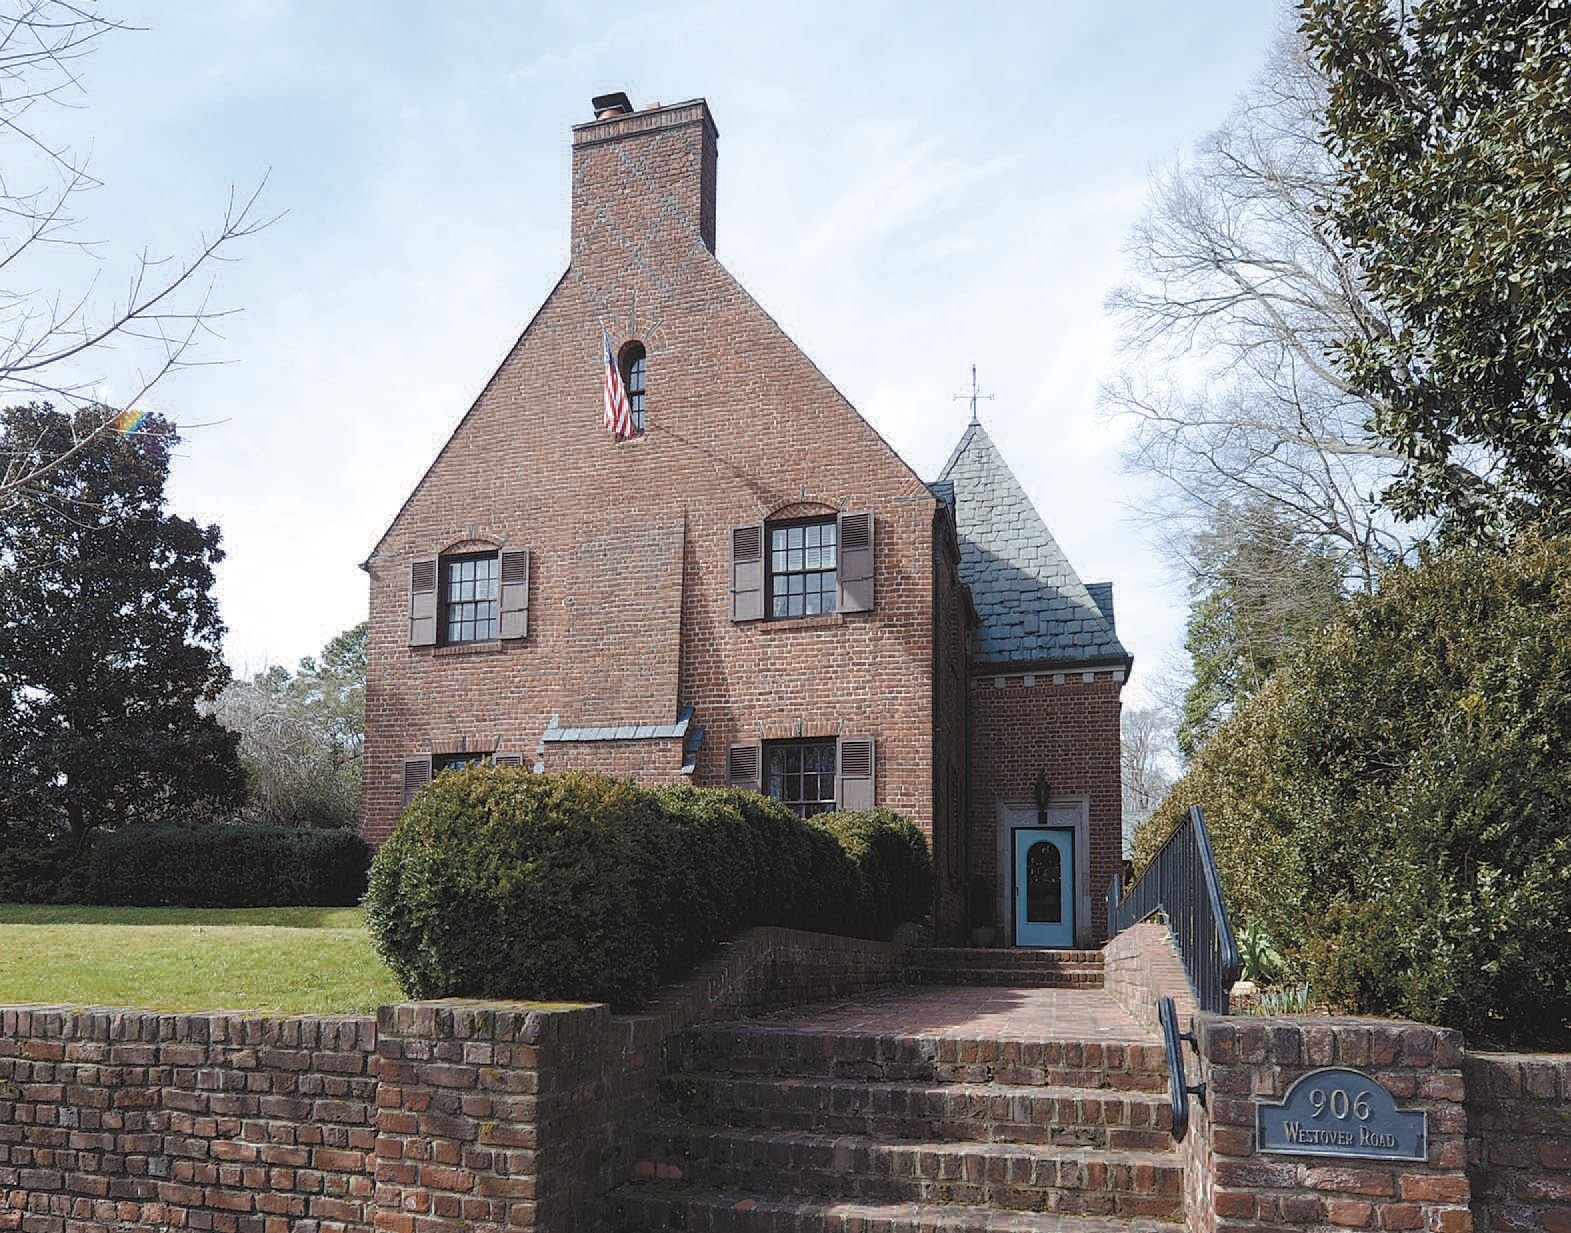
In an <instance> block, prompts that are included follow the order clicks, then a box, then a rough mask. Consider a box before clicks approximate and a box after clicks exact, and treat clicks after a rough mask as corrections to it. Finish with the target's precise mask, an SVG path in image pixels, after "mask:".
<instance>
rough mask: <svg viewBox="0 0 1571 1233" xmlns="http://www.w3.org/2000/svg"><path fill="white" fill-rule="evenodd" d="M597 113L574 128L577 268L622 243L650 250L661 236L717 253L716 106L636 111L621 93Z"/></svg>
mask: <svg viewBox="0 0 1571 1233" xmlns="http://www.w3.org/2000/svg"><path fill="white" fill-rule="evenodd" d="M593 107H594V115H595V118H594V119H593V120H591V121H589V122H588V123H587V124H577V125H574V126H573V248H572V251H573V260H574V261H575V262H576V261H578V260H579V259H580V255H581V254H583V253H584V249H585V246H589V245H596V244H604V243H608V242H609V243H616V242H618V239H617V237H619V240H620V243H621V244H622V245H624V246H627V247H636V246H641V245H644V244H645V243H646V242H647V241H649V240H650V239H651V238H652V237H651V233H652V232H655V231H658V232H660V233H661V234H660V236H659V237H658V239H664V240H680V238H681V237H683V236H687V235H697V236H698V237H699V238H700V239H701V240H702V241H703V243H704V246H705V247H706V248H708V249H709V251H710V252H714V251H715V163H716V161H717V159H718V155H719V151H718V146H717V144H716V143H717V142H718V140H719V136H720V134H719V132H718V130H717V129H716V128H715V122H714V118H713V117H712V116H711V115H710V114H709V104H708V103H706V102H704V100H703V99H701V98H698V99H692V100H690V101H688V102H686V103H674V104H672V105H671V106H669V107H667V106H662V105H661V104H659V103H655V104H652V105H650V106H648V107H646V108H644V110H642V111H635V110H634V109H633V105H632V104H631V103H630V102H629V101H628V98H627V95H625V94H621V93H616V94H602V95H600V96H598V97H597V98H595V100H594V102H593ZM584 255H587V254H584Z"/></svg>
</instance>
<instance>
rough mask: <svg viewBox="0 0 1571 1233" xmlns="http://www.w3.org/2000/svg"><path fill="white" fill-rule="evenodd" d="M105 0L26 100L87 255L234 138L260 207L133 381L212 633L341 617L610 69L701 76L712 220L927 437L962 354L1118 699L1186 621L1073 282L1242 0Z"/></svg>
mask: <svg viewBox="0 0 1571 1233" xmlns="http://www.w3.org/2000/svg"><path fill="white" fill-rule="evenodd" d="M119 10H120V11H123V12H124V13H126V15H127V20H129V21H130V22H131V23H133V24H134V25H136V26H139V27H142V29H140V30H137V31H127V32H121V33H116V34H114V35H112V36H111V37H110V38H108V39H107V40H105V41H104V42H103V43H102V44H101V45H100V47H99V50H98V51H97V52H95V53H94V55H93V56H92V57H90V58H89V59H88V60H86V61H84V62H83V63H82V64H81V65H80V66H79V68H80V75H81V79H82V84H83V87H84V92H83V94H82V95H81V96H80V97H79V98H77V99H76V100H75V102H76V104H77V105H76V106H75V107H73V108H71V109H69V110H60V111H57V112H54V113H51V114H49V115H47V116H42V117H41V120H40V123H41V124H43V125H46V126H47V132H48V134H49V136H50V137H51V138H53V139H55V140H59V141H67V142H69V143H71V144H72V146H73V148H75V149H77V150H81V151H90V153H91V164H90V166H91V170H92V172H93V173H94V175H95V176H96V177H97V178H98V179H99V180H101V181H102V182H103V187H101V188H98V189H95V190H94V191H93V192H92V193H91V194H89V195H88V196H86V197H84V198H83V199H82V200H81V201H80V202H79V203H78V208H77V209H78V214H79V215H81V216H82V218H83V223H82V224H81V226H82V228H83V230H84V233H87V234H88V235H89V238H92V239H93V240H95V241H96V242H98V246H97V247H96V248H95V250H94V253H95V255H94V257H93V258H92V261H93V262H94V263H95V265H96V272H97V273H98V274H99V275H100V282H101V284H102V285H103V286H104V287H114V286H117V285H118V283H117V280H118V279H120V278H121V277H122V276H123V274H124V273H125V272H126V271H127V270H128V269H129V268H130V267H131V264H132V262H133V260H134V258H135V255H136V253H137V252H139V251H141V250H142V249H143V248H144V247H145V248H146V249H147V250H148V251H150V252H151V253H153V254H154V255H155V256H157V255H175V256H178V255H180V254H182V253H185V252H188V251H190V250H191V248H192V247H193V246H194V245H195V244H196V243H197V242H198V240H199V239H200V237H201V236H202V235H204V234H205V233H208V232H211V231H212V229H213V228H214V227H215V226H216V224H217V222H218V220H219V218H220V217H221V216H222V213H223V209H224V205H225V202H226V200H227V197H228V194H229V193H230V192H231V190H232V189H235V190H239V191H241V192H247V191H249V190H250V189H251V188H252V187H254V186H255V185H256V184H257V183H258V182H260V181H261V180H263V179H264V178H265V180H266V185H265V188H264V190H263V194H262V199H261V206H260V209H261V211H262V213H263V214H265V215H268V216H271V215H275V214H276V215H279V217H278V219H277V221H276V222H274V223H273V224H272V225H271V226H269V227H267V228H266V229H265V230H263V231H262V232H261V233H259V234H258V235H255V236H253V237H251V238H249V239H247V240H246V241H245V242H244V243H243V245H241V246H240V247H239V248H238V249H236V250H235V252H234V254H233V255H234V256H235V257H236V258H238V259H237V260H235V261H232V262H226V263H225V264H224V265H223V266H221V267H220V268H219V269H218V272H217V278H216V284H215V286H214V289H213V292H212V298H211V303H212V304H213V305H214V306H215V307H219V308H225V309H235V310H237V311H235V312H234V313H233V315H231V316H228V317H225V318H224V320H223V322H222V326H221V336H220V337H216V338H213V339H210V340H207V341H204V343H203V344H202V348H201V353H200V358H201V359H203V360H205V361H207V362H208V363H207V364H206V365H205V366H203V367H200V368H195V369H191V370H188V371H185V372H182V373H180V374H177V375H176V376H175V377H174V378H172V379H171V380H169V381H167V382H165V383H163V384H161V385H160V386H158V387H157V388H156V389H155V390H154V392H153V393H152V395H151V396H150V397H149V399H148V400H147V405H149V406H151V407H152V408H154V409H156V410H158V411H160V412H162V413H163V414H165V415H167V416H169V417H171V418H172V419H174V420H175V421H177V422H178V423H180V424H182V425H185V426H186V427H185V430H184V433H183V435H184V438H185V439H184V443H183V445H182V446H181V448H180V452H179V456H178V458H177V460H176V463H175V473H174V479H173V482H172V485H171V501H172V505H173V507H174V508H175V509H176V511H177V512H179V513H181V514H185V515H187V516H191V517H195V518H199V519H202V520H204V521H210V522H217V523H218V524H219V525H220V526H221V527H222V529H223V535H224V544H225V548H226V551H227V554H228V556H227V559H226V560H225V561H224V563H223V564H222V566H221V567H220V571H219V598H220V603H221V606H222V612H223V616H224V619H225V621H226V622H227V624H228V626H229V634H228V639H227V642H226V652H227V654H228V657H229V659H230V661H231V663H232V664H233V665H234V666H235V668H236V669H237V671H241V672H246V673H249V672H253V671H257V670H259V669H260V668H262V667H264V666H266V665H268V664H273V663H283V664H286V665H293V664H294V663H295V661H297V660H298V659H299V658H300V657H301V656H303V655H307V654H312V653H314V652H315V651H317V650H318V649H319V648H320V647H321V646H322V644H324V643H325V642H326V641H327V640H328V639H329V638H331V637H332V636H333V635H334V634H336V633H338V632H339V631H341V630H343V629H345V628H347V627H348V626H350V625H353V624H354V623H355V622H357V621H359V620H361V619H363V618H364V616H365V613H366V596H367V587H366V575H365V574H364V573H363V572H362V571H361V570H360V569H359V568H358V563H359V562H360V561H362V560H364V559H365V557H366V555H367V554H368V553H369V551H370V549H371V546H372V544H373V543H374V542H375V541H376V539H377V537H378V536H379V535H380V533H381V532H382V530H383V529H384V528H385V527H386V525H387V524H388V523H389V522H390V521H391V519H392V518H393V516H394V514H395V513H396V512H397V510H398V508H399V505H400V503H401V502H402V500H403V498H404V497H405V496H406V495H407V494H408V492H409V490H410V489H411V488H412V487H413V485H414V483H415V482H416V480H417V479H418V478H419V477H420V475H421V473H422V472H423V471H424V470H425V468H426V466H427V465H428V464H429V462H430V460H431V459H432V457H433V456H434V455H435V453H436V451H437V450H438V448H439V447H440V446H441V444H442V442H443V441H444V440H445V439H446V438H447V436H448V434H449V433H450V432H451V431H452V429H453V427H454V426H455V425H456V424H457V422H458V420H459V419H460V417H461V416H462V415H463V414H464V412H465V410H467V408H468V406H469V405H470V403H471V401H472V400H473V399H474V397H475V396H476V395H477V394H478V393H479V391H480V389H481V387H482V385H483V384H484V382H485V381H486V379H487V378H488V377H489V376H490V374H491V372H492V370H493V369H494V368H495V366H496V364H497V363H498V362H499V361H500V359H501V357H502V356H503V355H504V354H505V352H506V351H507V350H508V348H509V347H510V346H511V344H512V343H513V341H514V340H515V339H516V337H517V336H518V334H519V333H520V332H521V331H522V330H523V328H524V326H525V325H526V324H527V323H528V321H529V319H530V317H531V316H532V315H533V313H534V311H535V309H536V308H537V307H538V306H539V305H540V303H541V302H542V301H543V300H544V298H545V296H546V294H547V293H548V292H549V291H550V289H551V287H552V285H553V284H554V283H555V282H556V280H557V278H558V276H559V275H560V274H561V272H562V270H563V268H565V266H566V263H567V244H568V189H569V182H568V175H569V133H570V128H571V126H572V125H573V124H575V123H581V122H583V121H585V120H588V119H590V118H592V117H591V113H590V106H589V100H590V98H591V97H592V96H594V95H596V94H601V93H605V92H608V91H612V90H625V91H626V92H627V93H628V94H629V95H630V96H631V98H632V101H633V103H634V105H635V106H640V107H641V106H643V105H645V104H648V103H651V102H656V101H659V102H664V103H672V102H678V101H681V100H683V99H687V98H693V97H704V98H706V99H707V100H708V102H709V105H710V108H711V110H712V112H713V114H714V116H715V120H716V123H717V125H718V127H719V131H720V163H719V192H718V198H719V201H718V223H717V243H716V251H717V255H718V256H719V258H720V259H721V261H722V262H723V263H724V264H725V265H726V266H727V267H728V268H729V269H730V270H731V272H732V273H733V274H735V275H736V276H737V277H738V278H739V279H740V280H741V282H742V283H743V284H744V285H745V286H746V287H747V288H748V289H749V290H750V291H751V292H752V293H753V295H754V296H755V297H756V298H757V299H758V300H759V302H760V303H761V304H762V305H763V306H764V307H765V308H766V309H767V310H768V311H769V312H770V313H771V314H772V315H773V316H774V317H775V318H776V320H777V321H779V323H780V324H781V325H782V327H783V328H784V329H785V330H786V332H787V333H788V334H790V335H791V336H792V337H793V338H794V339H795V340H796V342H797V343H798V345H800V346H801V347H802V348H803V349H804V350H805V351H806V352H807V354H808V355H809V356H810V357H812V359H813V360H814V361H815V362H816V363H817V364H818V366H819V367H820V368H821V369H822V370H823V371H824V372H825V373H826V374H827V375H828V376H829V377H830V379H831V380H832V381H834V383H835V384H836V385H837V386H838V388H839V389H840V390H841V391H842V392H843V393H844V394H845V395H846V396H847V397H848V398H849V399H850V400H851V402H852V404H853V405H855V406H856V407H857V408H858V409H859V410H860V411H861V413H862V414H863V415H864V416H866V417H867V419H869V420H870V421H871V422H872V423H873V425H874V426H875V427H876V428H877V429H878V430H879V431H880V432H881V433H882V434H883V435H884V436H885V438H886V439H888V440H889V441H890V442H891V444H893V445H894V447H895V448H896V449H897V450H899V451H900V453H901V454H902V455H904V457H905V458H906V459H907V460H908V461H909V462H910V463H911V464H912V465H913V466H914V467H915V468H916V469H917V471H918V472H919V473H920V474H922V475H923V476H924V477H927V478H932V477H934V476H936V475H937V473H938V471H939V469H940V468H941V467H942V465H943V462H944V460H945V458H946V457H947V456H948V453H949V451H950V449H951V448H952V447H953V445H954V444H955V442H956V441H957V440H958V438H959V436H960V434H961V432H962V431H963V430H964V427H965V424H966V421H967V419H968V417H969V408H968V406H967V405H966V403H965V402H964V401H963V400H958V399H957V398H956V395H958V394H960V393H961V392H962V391H963V390H965V389H966V388H967V387H968V385H969V381H970V371H971V365H973V364H975V365H976V368H977V374H978V379H979V382H980V385H981V388H982V390H983V392H984V393H991V394H992V395H993V398H992V400H991V401H984V402H982V403H981V404H980V411H981V417H982V420H983V423H984V424H985V425H986V427H987V429H988V431H989V432H990V433H991V434H992V435H993V437H994V439H995V440H996V441H997V443H998V445H999V447H1000V449H1001V450H1002V452H1003V454H1004V456H1005V458H1006V459H1007V460H1008V461H1009V463H1010V465H1011V466H1012V467H1013V469H1014V471H1015V473H1016V474H1017V475H1018V476H1019V478H1020V479H1021V481H1022V482H1023V484H1024V486H1025V488H1026V490H1027V492H1028V493H1029V494H1030V496H1031V497H1032V499H1033V500H1034V501H1035V502H1036V504H1037V507H1038V508H1039V509H1040V510H1041V512H1042V514H1043V516H1044V518H1045V519H1046V520H1047V523H1048V525H1049V527H1050V528H1051V529H1052V531H1053V532H1054V534H1055V535H1056V536H1057V538H1058V540H1059V542H1060V543H1061V544H1062V546H1063V547H1064V549H1065V551H1066V552H1067V554H1068V556H1069V558H1070V560H1071V561H1072V562H1073V563H1074V564H1075V566H1076V567H1077V569H1078V570H1079V572H1080V573H1081V576H1082V577H1083V578H1085V579H1086V580H1087V581H1100V580H1104V579H1111V580H1112V581H1113V583H1114V586H1115V597H1116V601H1117V606H1118V625H1119V630H1120V634H1121V636H1122V638H1123V640H1124V642H1125V644H1126V645H1127V646H1128V647H1129V648H1130V649H1131V650H1132V651H1133V653H1134V655H1135V657H1136V665H1135V672H1134V676H1133V678H1132V688H1131V690H1130V692H1129V694H1128V695H1127V697H1128V699H1129V700H1130V701H1132V702H1135V703H1137V704H1138V703H1139V702H1141V701H1142V700H1143V699H1145V698H1146V697H1148V694H1147V692H1146V691H1147V690H1148V689H1149V688H1150V683H1151V680H1152V677H1153V673H1154V672H1155V671H1156V670H1157V669H1158V668H1159V667H1160V666H1161V665H1162V664H1163V662H1164V661H1166V660H1170V659H1171V658H1172V657H1173V656H1174V655H1175V654H1176V652H1177V650H1178V648H1179V647H1180V646H1181V643H1182V626H1183V620H1184V612H1185V596H1184V593H1183V588H1182V586H1181V584H1180V582H1179V580H1178V579H1176V578H1175V577H1174V575H1173V574H1172V572H1171V570H1170V569H1169V567H1168V566H1167V565H1166V564H1165V562H1164V560H1163V559H1162V557H1161V555H1160V554H1159V553H1158V552H1157V551H1156V550H1155V548H1154V547H1153V545H1152V544H1151V542H1150V539H1149V535H1150V533H1149V532H1148V531H1147V530H1145V529H1143V528H1142V527H1141V525H1140V523H1139V520H1138V512H1139V510H1140V508H1141V507H1142V505H1144V504H1148V503H1149V488H1148V487H1147V486H1146V485H1147V484H1148V481H1145V480H1141V479H1139V478H1137V477H1134V476H1131V475H1130V474H1128V473H1127V472H1126V471H1125V470H1124V469H1123V467H1122V463H1121V447H1122V441H1123V438H1124V436H1125V433H1126V431H1127V429H1126V426H1125V425H1124V424H1123V423H1121V422H1120V421H1119V420H1118V419H1117V418H1116V417H1113V416H1111V415H1110V414H1109V413H1108V412H1107V411H1106V410H1104V409H1103V408H1102V407H1101V406H1100V405H1099V400H1098V390H1099V388H1100V387H1101V386H1102V385H1103V384H1104V383H1105V382H1107V381H1109V380H1110V379H1111V378H1113V377H1114V375H1115V374H1116V373H1117V372H1118V371H1119V367H1120V365H1121V364H1125V363H1128V362H1130V361H1129V359H1128V357H1126V356H1123V355H1121V354H1120V352H1119V349H1118V346H1117V326H1116V322H1114V321H1112V320H1111V319H1110V318H1109V317H1108V315H1107V314H1106V312H1105V311H1104V308H1103V304H1104V301H1105V299H1106V297H1107V295H1108V293H1109V292H1110V291H1111V290H1112V289H1113V288H1114V287H1115V286H1116V285H1118V283H1119V282H1120V281H1122V280H1123V279H1124V278H1125V277H1126V262H1125V257H1124V253H1123V251H1122V248H1123V243H1124V240H1125V238H1126V236H1127V235H1128V233H1129V230H1130V228H1131V227H1132V226H1133V224H1134V223H1135V222H1136V221H1137V219H1138V218H1139V217H1140V215H1141V213H1142V211H1143V209H1144V205H1145V201H1146V198H1147V195H1148V191H1149V186H1150V181H1151V178H1152V176H1153V175H1154V174H1157V173H1160V172H1161V171H1162V170H1163V169H1164V168H1165V167H1167V166H1169V165H1171V163H1172V162H1173V160H1174V159H1176V158H1178V157H1180V156H1181V155H1182V154H1183V153H1184V151H1185V150H1186V149H1188V148H1189V147H1190V146H1192V145H1193V143H1194V142H1196V141H1197V140H1199V139H1200V138H1201V137H1203V136H1204V135H1205V134H1206V133H1207V132H1209V131H1210V130H1211V129H1213V128H1215V127H1216V126H1217V125H1218V124H1219V123H1220V122H1221V121H1222V120H1223V119H1224V117H1225V116H1226V114H1227V112H1228V110H1229V109H1230V108H1231V106H1232V105H1233V103H1234V101H1235V100H1236V98H1237V96H1238V95H1239V94H1240V92H1241V91H1242V90H1243V89H1244V88H1245V87H1246V86H1247V85H1248V83H1249V81H1250V79H1251V78H1252V77H1253V76H1254V75H1255V74H1256V73H1257V72H1258V71H1259V70H1260V68H1261V66H1262V64H1263V63H1264V59H1265V55H1266V51H1267V48H1268V46H1269V43H1270V42H1271V40H1272V38H1273V37H1274V35H1275V33H1276V31H1277V29H1278V26H1279V22H1280V20H1281V19H1280V15H1279V14H1280V10H1279V9H1278V8H1277V6H1276V5H1275V4H1273V3H1271V2H1270V0H1186V2H1185V3H1183V4H1174V3H1171V0H1035V2H1027V0H1019V2H1017V3H1011V4H1002V3H990V2H978V0H973V3H969V4H963V5H962V4H955V3H944V4H939V3H917V2H909V0H908V2H906V3H900V4H895V3H877V2H868V3H845V2H844V0H841V2H840V3H797V4H793V5H767V6H766V5H761V4H758V5H755V4H751V3H730V4H721V3H682V4H662V3H654V2H651V3H643V4H638V5H627V4H595V3H556V2H549V3H529V4H526V3H500V2H495V3H489V4H485V3H479V2H478V0H458V2H455V3H448V4H430V3H425V4H420V5H415V4H408V3H404V2H403V0H396V2H394V0H383V2H378V3H372V2H369V0H366V2H356V0H331V2H326V3H324V2H322V0H298V2H296V0H225V3H223V4H215V5H192V4H188V3H174V2H172V0H171V2H167V3H166V2H161V0H158V2H155V0H145V2H143V3H134V2H133V3H128V4H126V5H123V6H119ZM81 276H82V270H81V268H80V265H78V266H74V267H71V268H70V269H69V270H67V269H65V267H62V272H61V274H60V277H61V278H62V279H67V278H76V277H81ZM114 362H115V361H114V360H113V359H110V360H108V361H106V363H105V370H104V372H103V373H102V374H99V375H102V376H103V378H104V380H105V383H106V384H105V388H106V390H108V391H110V392H111V394H112V392H113V391H114V390H115V389H116V388H124V386H125V384H126V382H127V381H128V380H129V377H128V376H127V374H125V373H117V372H116V371H115V370H114V367H113V365H114Z"/></svg>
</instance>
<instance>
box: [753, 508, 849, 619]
mask: <svg viewBox="0 0 1571 1233" xmlns="http://www.w3.org/2000/svg"><path fill="white" fill-rule="evenodd" d="M839 531H840V526H839V520H838V519H835V518H817V519H814V520H813V521H812V522H793V523H786V524H785V525H783V526H781V525H771V526H770V527H769V615H770V616H771V617H799V616H817V615H819V614H821V613H827V612H833V611H834V610H835V600H836V597H837V595H838V593H839V589H840V584H839V581H838V570H839V542H840V536H839Z"/></svg>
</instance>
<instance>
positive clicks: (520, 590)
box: [497, 548, 529, 638]
mask: <svg viewBox="0 0 1571 1233" xmlns="http://www.w3.org/2000/svg"><path fill="white" fill-rule="evenodd" d="M498 556H499V558H500V559H499V561H498V563H497V572H498V573H499V574H500V576H501V580H502V603H501V616H502V637H504V638H527V637H528V636H529V550H528V549H526V548H517V549H514V550H513V551H511V552H502V553H499V554H498Z"/></svg>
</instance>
